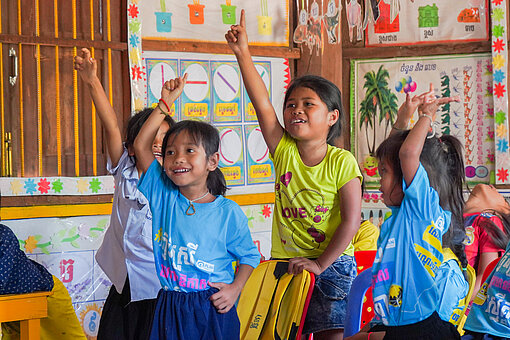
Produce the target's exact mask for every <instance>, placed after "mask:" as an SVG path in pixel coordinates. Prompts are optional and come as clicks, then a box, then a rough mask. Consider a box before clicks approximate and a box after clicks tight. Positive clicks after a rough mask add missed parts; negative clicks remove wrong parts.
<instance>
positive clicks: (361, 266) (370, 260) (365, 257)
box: [354, 250, 377, 328]
mask: <svg viewBox="0 0 510 340" xmlns="http://www.w3.org/2000/svg"><path fill="white" fill-rule="evenodd" d="M376 254H377V250H358V251H355V252H354V257H355V258H356V265H357V267H358V268H357V269H358V274H359V273H361V272H362V271H363V270H365V269H366V268H370V267H372V264H374V259H375V255H376ZM374 315H375V313H374V299H373V297H372V288H369V289H368V290H367V292H366V294H365V299H364V302H363V311H362V312H361V322H360V328H363V327H364V326H365V325H366V324H367V323H369V322H370V320H372V319H373V317H374Z"/></svg>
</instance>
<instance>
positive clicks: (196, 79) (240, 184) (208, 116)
mask: <svg viewBox="0 0 510 340" xmlns="http://www.w3.org/2000/svg"><path fill="white" fill-rule="evenodd" d="M143 63H144V68H145V70H146V75H147V77H146V82H145V91H143V92H144V93H146V94H147V95H146V98H145V101H146V106H153V107H154V106H156V105H157V103H158V100H159V97H160V96H161V88H162V86H163V83H164V81H166V80H169V79H173V78H175V77H176V76H177V75H181V76H182V75H184V73H187V74H188V79H187V83H186V85H185V87H184V90H183V93H182V95H181V96H180V97H179V99H178V100H177V102H176V103H175V104H174V105H173V107H172V109H171V115H172V116H173V117H174V119H176V120H177V121H179V120H182V119H197V120H202V121H206V122H208V123H211V124H213V125H214V126H215V127H216V128H217V129H218V131H219V133H220V150H219V151H220V169H221V171H222V172H223V174H224V175H225V179H226V181H227V186H228V187H230V188H231V190H229V194H236V193H239V194H240V193H243V194H245V193H260V192H273V190H274V176H275V175H274V167H273V164H272V162H271V160H270V159H269V150H268V148H267V146H266V144H265V142H264V139H263V136H262V132H261V130H260V127H259V125H258V122H257V117H256V114H255V110H254V108H253V104H252V103H251V100H250V98H249V97H248V94H247V92H246V89H245V88H244V85H243V82H242V78H241V72H240V70H239V66H238V64H237V61H235V58H234V56H229V55H213V54H202V53H200V54H199V53H176V52H154V51H151V52H149V51H147V52H143ZM254 63H255V68H256V69H257V71H258V72H259V74H260V76H261V78H262V80H263V81H264V83H265V85H266V88H267V89H268V94H269V97H270V99H271V100H272V102H273V105H274V107H275V110H276V112H282V105H283V98H284V95H285V88H286V87H287V85H288V82H289V79H290V73H289V72H290V70H289V65H288V60H286V59H282V58H254Z"/></svg>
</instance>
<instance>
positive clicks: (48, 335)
mask: <svg viewBox="0 0 510 340" xmlns="http://www.w3.org/2000/svg"><path fill="white" fill-rule="evenodd" d="M43 291H51V293H52V294H51V295H50V296H48V317H46V318H42V319H41V339H43V340H53V339H59V340H76V339H78V340H85V339H86V338H85V334H83V329H82V328H81V325H80V322H79V321H78V318H77V317H76V313H75V311H74V308H73V305H72V303H71V297H70V296H69V293H68V291H67V289H66V287H65V286H64V285H63V284H62V282H61V281H60V280H59V279H58V278H56V277H55V276H53V275H51V274H50V273H49V272H48V270H46V268H44V267H43V266H42V265H40V264H39V263H37V262H35V261H32V260H30V259H29V258H28V257H27V256H26V255H25V253H23V251H22V250H21V249H20V247H19V242H18V238H17V237H16V235H14V233H13V232H12V230H11V229H10V228H9V227H7V226H5V225H3V224H0V295H5V294H25V293H34V292H43ZM19 328H20V325H19V322H4V323H2V332H1V333H0V334H2V335H3V337H2V339H4V340H11V339H19V338H20V329H19Z"/></svg>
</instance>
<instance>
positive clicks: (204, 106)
mask: <svg viewBox="0 0 510 340" xmlns="http://www.w3.org/2000/svg"><path fill="white" fill-rule="evenodd" d="M147 69H149V65H147ZM180 69H181V73H180V74H179V76H184V74H186V73H187V74H188V80H187V81H186V85H184V90H183V92H182V95H181V105H182V116H181V117H182V119H198V120H204V121H206V122H209V121H210V112H209V111H210V108H211V95H210V94H211V91H210V75H209V61H204V60H181V65H180ZM151 71H152V70H151ZM169 79H170V78H169Z"/></svg>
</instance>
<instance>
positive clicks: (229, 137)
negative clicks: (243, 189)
mask: <svg viewBox="0 0 510 340" xmlns="http://www.w3.org/2000/svg"><path fill="white" fill-rule="evenodd" d="M218 130H219V133H220V166H219V167H220V170H221V172H223V175H224V176H225V180H226V181H227V186H232V185H244V183H245V182H244V168H245V167H244V155H243V130H242V126H241V125H238V126H219V127H218Z"/></svg>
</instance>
